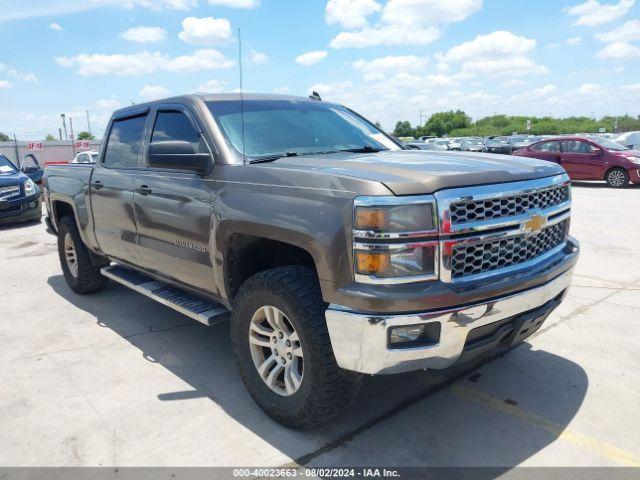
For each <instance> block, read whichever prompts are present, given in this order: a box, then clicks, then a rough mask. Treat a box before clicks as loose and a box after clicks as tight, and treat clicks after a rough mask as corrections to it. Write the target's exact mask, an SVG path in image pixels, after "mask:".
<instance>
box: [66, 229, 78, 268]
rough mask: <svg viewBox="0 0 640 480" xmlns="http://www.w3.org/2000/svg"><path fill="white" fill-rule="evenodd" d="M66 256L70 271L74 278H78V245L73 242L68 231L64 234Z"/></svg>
mask: <svg viewBox="0 0 640 480" xmlns="http://www.w3.org/2000/svg"><path fill="white" fill-rule="evenodd" d="M64 258H65V260H66V262H67V267H68V268H69V272H71V275H73V277H74V278H78V257H77V255H76V247H75V245H74V243H73V238H72V237H71V234H70V233H68V232H67V234H66V235H65V236H64Z"/></svg>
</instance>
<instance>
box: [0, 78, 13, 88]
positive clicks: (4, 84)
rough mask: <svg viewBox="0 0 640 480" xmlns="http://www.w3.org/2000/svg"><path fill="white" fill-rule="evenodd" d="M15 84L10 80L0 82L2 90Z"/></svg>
mask: <svg viewBox="0 0 640 480" xmlns="http://www.w3.org/2000/svg"><path fill="white" fill-rule="evenodd" d="M11 87H13V84H12V83H11V82H10V81H8V80H0V88H11Z"/></svg>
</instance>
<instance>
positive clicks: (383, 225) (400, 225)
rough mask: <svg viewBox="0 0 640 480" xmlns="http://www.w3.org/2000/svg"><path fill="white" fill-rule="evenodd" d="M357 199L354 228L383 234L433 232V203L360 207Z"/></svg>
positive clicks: (434, 226)
mask: <svg viewBox="0 0 640 480" xmlns="http://www.w3.org/2000/svg"><path fill="white" fill-rule="evenodd" d="M357 202H358V199H356V207H355V216H354V217H355V218H354V228H355V229H356V230H360V231H369V232H373V233H381V234H383V235H382V237H387V236H385V235H384V234H385V233H389V234H391V233H403V232H433V231H435V228H436V225H435V219H434V208H433V203H416V204H409V205H376V206H358V205H357Z"/></svg>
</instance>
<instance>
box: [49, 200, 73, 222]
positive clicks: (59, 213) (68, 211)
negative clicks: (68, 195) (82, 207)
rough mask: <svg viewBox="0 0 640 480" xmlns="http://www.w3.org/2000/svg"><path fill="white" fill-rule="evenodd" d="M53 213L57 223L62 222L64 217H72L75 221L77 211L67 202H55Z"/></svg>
mask: <svg viewBox="0 0 640 480" xmlns="http://www.w3.org/2000/svg"><path fill="white" fill-rule="evenodd" d="M53 215H54V216H55V219H56V225H58V224H59V223H60V220H62V217H67V216H69V217H71V218H73V220H74V221H75V219H76V217H75V213H74V211H73V207H72V206H71V205H69V204H68V203H66V202H54V204H53Z"/></svg>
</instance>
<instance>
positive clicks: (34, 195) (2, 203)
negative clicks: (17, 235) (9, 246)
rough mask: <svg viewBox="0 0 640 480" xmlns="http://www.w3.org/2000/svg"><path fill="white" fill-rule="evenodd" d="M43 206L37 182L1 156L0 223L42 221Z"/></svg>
mask: <svg viewBox="0 0 640 480" xmlns="http://www.w3.org/2000/svg"><path fill="white" fill-rule="evenodd" d="M30 173H36V172H35V171H34V172H30ZM41 205H42V204H41V202H40V189H39V188H38V186H37V185H36V184H35V182H34V181H33V180H31V178H29V177H28V176H27V175H25V174H24V173H23V172H21V171H20V170H18V168H17V167H16V166H15V165H14V164H13V163H12V162H11V161H10V160H9V159H8V158H7V157H5V156H4V155H2V154H0V223H9V222H26V221H29V220H40V217H41V216H42V206H41Z"/></svg>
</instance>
